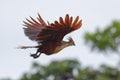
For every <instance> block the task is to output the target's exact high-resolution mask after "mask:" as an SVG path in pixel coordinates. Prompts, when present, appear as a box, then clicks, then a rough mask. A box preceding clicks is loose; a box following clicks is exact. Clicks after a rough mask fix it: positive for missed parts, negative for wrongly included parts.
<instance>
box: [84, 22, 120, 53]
mask: <svg viewBox="0 0 120 80" xmlns="http://www.w3.org/2000/svg"><path fill="white" fill-rule="evenodd" d="M84 39H85V41H86V42H87V43H89V44H90V45H91V46H92V47H91V49H97V50H99V51H107V50H108V51H109V50H111V51H115V52H117V53H120V52H119V49H120V22H119V21H113V22H112V24H110V25H109V26H107V27H106V28H105V29H104V30H100V29H99V28H97V29H96V31H95V32H94V33H89V32H86V33H85V35H84Z"/></svg>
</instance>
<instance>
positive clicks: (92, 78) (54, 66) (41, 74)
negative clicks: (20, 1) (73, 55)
mask: <svg viewBox="0 0 120 80" xmlns="http://www.w3.org/2000/svg"><path fill="white" fill-rule="evenodd" d="M0 80H12V79H7V78H6V79H0ZM13 80H14V79H13ZM17 80H120V71H119V70H118V69H117V68H112V67H109V66H107V65H105V64H103V65H101V66H100V68H99V69H98V70H94V69H93V68H91V67H86V68H82V67H81V66H80V63H79V62H78V61H77V60H63V61H52V62H51V63H50V64H49V65H41V64H39V63H37V62H34V63H33V64H32V67H31V69H30V71H28V72H25V73H24V74H23V75H22V76H21V78H20V79H17Z"/></svg>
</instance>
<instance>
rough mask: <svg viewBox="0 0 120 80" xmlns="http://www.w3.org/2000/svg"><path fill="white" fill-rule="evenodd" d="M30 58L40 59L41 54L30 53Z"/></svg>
mask: <svg viewBox="0 0 120 80" xmlns="http://www.w3.org/2000/svg"><path fill="white" fill-rule="evenodd" d="M30 56H31V57H33V58H38V57H39V56H40V54H31V53H30Z"/></svg>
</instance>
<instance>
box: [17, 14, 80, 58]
mask: <svg viewBox="0 0 120 80" xmlns="http://www.w3.org/2000/svg"><path fill="white" fill-rule="evenodd" d="M30 19H31V20H29V19H27V18H26V21H23V22H24V26H25V28H23V29H24V33H25V35H26V36H27V37H28V38H29V39H30V40H33V41H36V42H37V43H38V46H19V47H18V48H20V49H26V48H37V52H36V53H35V54H31V57H33V58H38V57H39V56H40V54H41V53H44V54H46V55H51V54H54V53H57V52H59V51H60V50H62V49H64V48H65V47H68V46H72V45H75V44H74V41H73V39H72V38H71V37H69V39H68V40H69V41H63V38H64V36H65V35H66V34H68V33H70V32H72V31H74V30H77V29H79V28H80V27H81V25H82V20H79V16H77V17H76V18H75V20H74V21H73V17H72V16H71V17H70V16H69V15H68V14H66V16H65V19H64V20H63V18H62V17H60V18H59V21H54V23H49V22H48V23H45V21H44V20H43V19H42V17H41V16H40V15H39V13H38V17H37V20H35V19H33V18H32V17H30Z"/></svg>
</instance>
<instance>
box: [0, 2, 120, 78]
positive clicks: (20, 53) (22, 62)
mask: <svg viewBox="0 0 120 80" xmlns="http://www.w3.org/2000/svg"><path fill="white" fill-rule="evenodd" d="M119 8H120V0H0V37H1V38H0V45H1V46H0V49H1V50H0V78H2V77H12V78H19V77H20V76H21V74H22V73H23V72H25V71H28V70H30V66H31V63H32V62H33V61H38V62H40V63H42V64H47V63H49V62H50V61H51V60H62V59H71V58H75V59H78V60H80V62H81V63H82V64H83V66H87V65H90V66H94V67H97V66H98V65H99V64H101V63H106V64H108V65H111V66H115V65H116V63H117V61H118V57H117V56H116V55H110V56H109V57H108V56H104V55H102V54H95V53H98V52H91V51H90V48H89V46H87V45H85V44H84V41H83V34H84V33H85V32H86V31H89V32H93V31H94V30H95V29H96V27H98V26H99V27H101V29H103V28H104V27H105V26H106V25H108V24H110V23H111V22H112V20H115V19H117V20H120V10H119ZM38 12H39V13H40V14H41V16H42V17H43V18H44V20H45V21H50V22H53V21H54V20H58V17H59V16H62V17H64V16H65V14H67V13H68V14H70V15H71V16H73V17H76V16H80V18H81V19H82V20H83V25H82V28H81V29H79V30H77V31H75V32H73V33H71V34H69V35H68V36H71V37H73V39H74V41H75V43H76V46H75V47H68V48H65V49H64V50H62V51H61V52H59V53H58V54H55V55H51V56H46V55H44V54H42V55H41V56H40V58H38V59H36V60H34V59H32V58H31V57H29V53H30V52H31V53H34V52H35V50H34V49H28V50H18V49H15V47H17V46H19V45H36V43H35V42H32V41H30V40H29V39H28V38H27V37H25V35H24V33H23V30H22V28H23V25H22V24H23V22H22V21H23V20H25V18H26V17H27V18H28V17H29V16H32V17H34V18H35V17H36V16H37V13H38Z"/></svg>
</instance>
